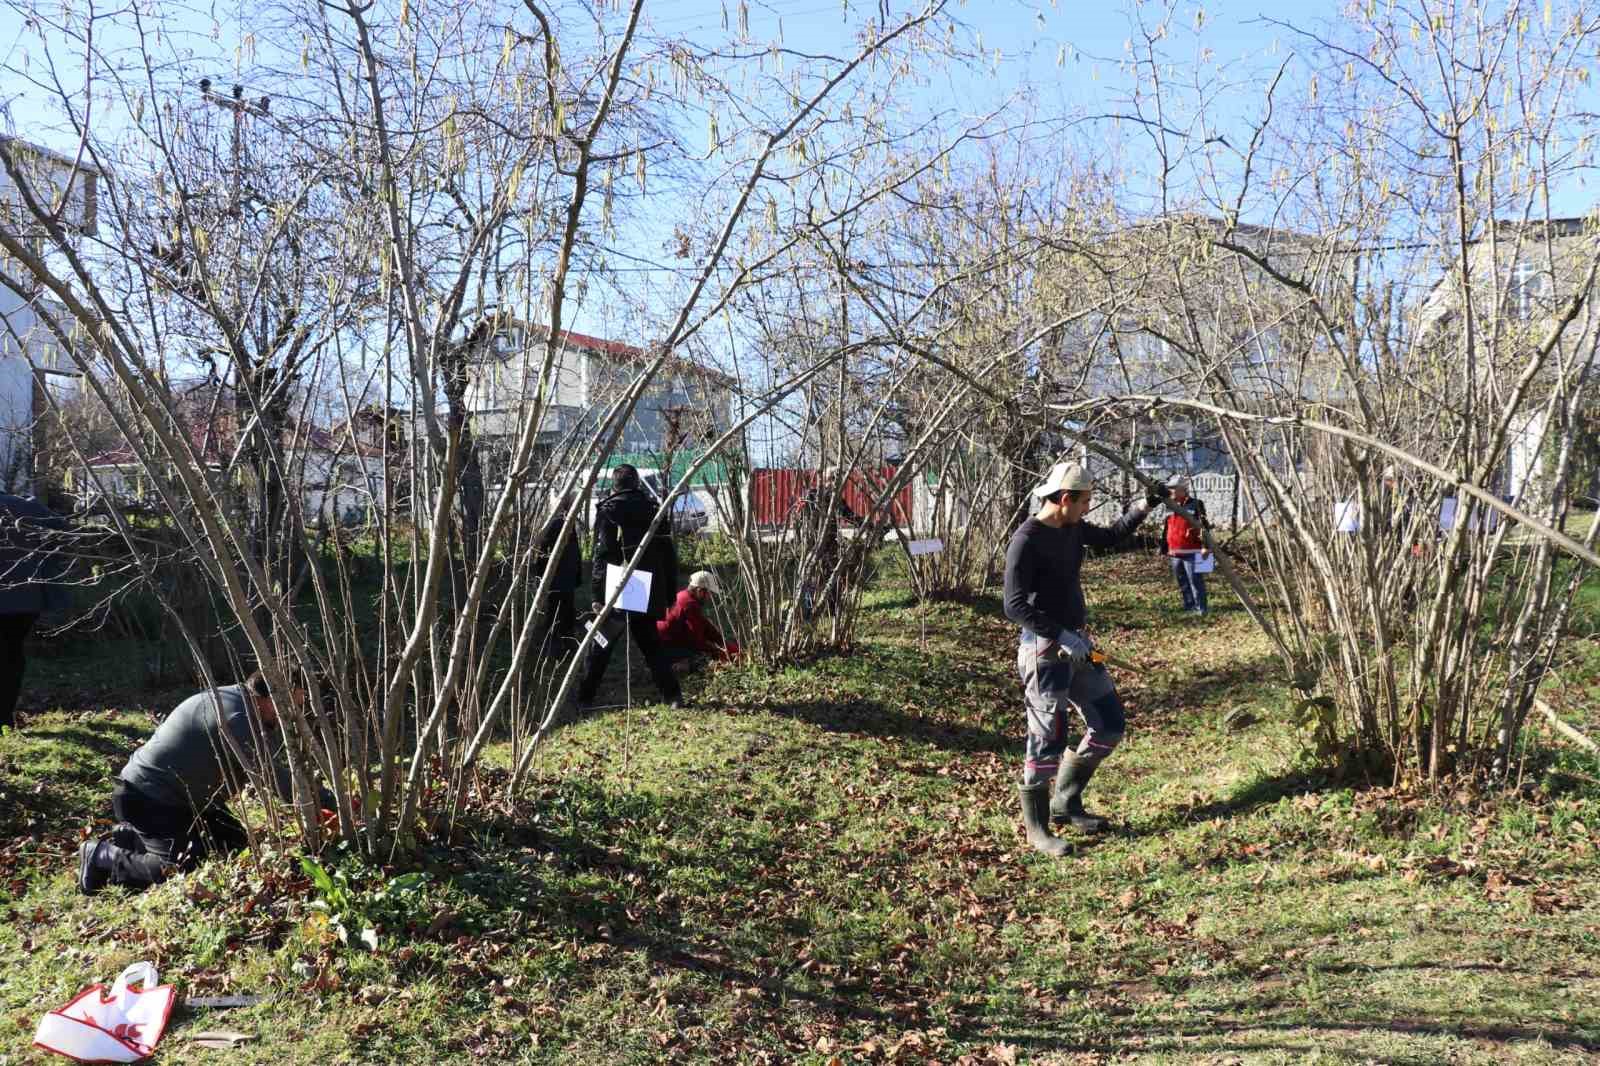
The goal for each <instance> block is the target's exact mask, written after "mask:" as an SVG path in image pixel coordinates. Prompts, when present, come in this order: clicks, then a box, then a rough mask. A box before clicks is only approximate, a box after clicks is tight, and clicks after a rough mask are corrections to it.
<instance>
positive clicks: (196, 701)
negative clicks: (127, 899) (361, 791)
mask: <svg viewBox="0 0 1600 1066" xmlns="http://www.w3.org/2000/svg"><path fill="white" fill-rule="evenodd" d="M290 698H291V699H294V700H295V701H297V702H299V701H303V700H304V699H305V690H304V689H297V690H296V691H295V692H294V693H293V694H292V696H291V697H290ZM282 747H283V735H282V731H281V729H280V727H279V724H278V708H277V704H276V702H275V700H274V698H273V695H272V693H271V690H270V688H269V687H268V685H267V679H266V678H265V677H264V676H262V674H261V672H260V671H259V670H258V671H256V672H255V673H253V674H251V675H250V677H249V678H248V679H246V680H245V681H244V682H243V683H241V684H237V685H228V686H225V687H223V688H219V689H217V690H216V691H215V692H213V691H211V690H209V689H208V690H206V691H204V692H198V693H196V694H195V695H193V696H190V697H189V698H188V699H186V700H184V701H183V702H182V703H180V704H178V706H177V707H176V708H175V709H174V710H173V712H172V713H171V714H169V715H167V717H166V718H165V719H163V720H162V722H161V724H160V725H159V726H157V727H156V731H155V733H154V734H152V735H151V737H150V739H149V740H147V741H145V742H144V743H143V744H142V745H140V746H139V749H138V750H137V751H135V752H134V753H133V755H132V756H130V757H129V759H128V763H127V765H126V766H124V767H123V768H122V772H121V773H120V774H118V775H117V784H116V787H115V788H113V789H112V792H111V811H112V813H113V814H114V815H115V816H116V819H117V821H118V823H120V824H119V826H118V828H117V830H116V831H115V832H113V833H111V834H109V835H107V836H103V837H101V838H100V839H99V840H86V841H84V842H83V845H82V846H81V847H80V848H79V849H78V890H79V891H80V892H82V893H83V894H84V895H92V894H94V893H95V892H97V891H99V890H100V889H101V888H102V887H104V886H105V885H108V884H111V885H121V886H123V887H125V888H131V889H144V888H149V887H150V886H151V885H154V884H159V883H160V882H162V881H165V880H166V879H167V878H168V877H170V876H172V875H173V874H174V873H176V872H178V871H180V870H192V869H193V868H194V867H196V866H198V865H199V864H200V862H201V861H202V860H204V859H205V858H207V857H208V856H211V855H225V854H229V853H231V852H235V851H240V850H242V849H243V848H244V847H245V846H246V844H247V843H248V837H247V836H246V834H245V830H244V826H243V825H241V824H240V823H239V820H238V818H236V817H234V814H233V812H232V811H230V810H229V809H228V801H229V800H231V799H233V797H235V796H237V795H238V794H239V792H240V790H241V789H243V788H244V786H245V784H246V783H247V782H248V781H249V772H256V773H258V774H261V775H263V776H264V777H265V778H266V780H267V782H268V784H269V785H270V786H271V788H272V789H273V791H274V792H276V793H277V795H278V796H279V798H281V799H283V800H284V801H285V802H288V801H290V800H291V799H292V798H293V796H294V785H293V779H292V778H291V776H290V773H289V767H288V765H287V764H286V763H285V762H284V760H283V756H282ZM319 798H320V801H321V804H322V806H323V807H324V808H325V809H326V808H331V807H332V806H333V804H334V800H333V797H332V796H331V795H330V794H329V793H327V791H326V790H324V791H323V792H322V793H321V796H320V797H319Z"/></svg>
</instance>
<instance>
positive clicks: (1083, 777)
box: [1050, 752, 1106, 833]
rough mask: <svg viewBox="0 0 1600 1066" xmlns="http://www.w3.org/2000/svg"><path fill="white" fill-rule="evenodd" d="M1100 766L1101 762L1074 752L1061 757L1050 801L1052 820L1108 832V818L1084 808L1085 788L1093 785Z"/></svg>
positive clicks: (1084, 831) (1089, 830) (1078, 828)
mask: <svg viewBox="0 0 1600 1066" xmlns="http://www.w3.org/2000/svg"><path fill="white" fill-rule="evenodd" d="M1099 765H1100V763H1099V762H1098V761H1095V760H1090V759H1085V758H1084V757H1083V756H1081V755H1075V754H1073V753H1072V752H1068V753H1067V754H1065V755H1063V756H1062V757H1061V767H1060V769H1058V770H1057V771H1056V794H1055V797H1054V798H1053V799H1051V800H1050V818H1051V820H1052V821H1054V822H1056V823H1058V824H1065V825H1070V826H1072V828H1074V829H1076V830H1077V831H1078V832H1080V833H1100V832H1104V831H1105V828H1106V820H1105V819H1104V818H1102V817H1100V816H1099V815H1098V814H1093V813H1091V812H1089V811H1086V810H1084V809H1083V790H1084V789H1085V788H1087V787H1088V786H1089V779H1090V778H1091V777H1093V776H1094V771H1095V767H1097V766H1099Z"/></svg>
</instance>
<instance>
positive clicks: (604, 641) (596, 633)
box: [584, 622, 611, 648]
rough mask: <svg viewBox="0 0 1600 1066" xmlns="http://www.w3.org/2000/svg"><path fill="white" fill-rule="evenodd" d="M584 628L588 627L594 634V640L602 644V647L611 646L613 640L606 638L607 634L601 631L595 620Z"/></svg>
mask: <svg viewBox="0 0 1600 1066" xmlns="http://www.w3.org/2000/svg"><path fill="white" fill-rule="evenodd" d="M584 628H585V629H587V630H588V631H589V632H591V633H593V634H594V642H595V643H596V644H598V645H600V646H601V647H602V648H609V647H611V642H610V641H609V640H607V639H606V635H605V634H604V633H602V632H600V630H599V629H597V628H596V627H595V624H594V623H593V622H590V623H589V624H588V625H587V626H585V627H584Z"/></svg>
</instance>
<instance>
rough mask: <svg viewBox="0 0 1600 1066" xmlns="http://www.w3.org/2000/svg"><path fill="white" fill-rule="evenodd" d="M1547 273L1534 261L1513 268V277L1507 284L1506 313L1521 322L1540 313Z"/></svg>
mask: <svg viewBox="0 0 1600 1066" xmlns="http://www.w3.org/2000/svg"><path fill="white" fill-rule="evenodd" d="M1545 279H1546V275H1545V273H1544V272H1543V271H1541V270H1540V269H1539V268H1538V267H1537V266H1536V265H1534V264H1533V263H1518V264H1516V265H1515V266H1513V267H1512V268H1511V279H1510V281H1509V283H1508V284H1507V285H1506V313H1507V314H1509V315H1510V316H1511V317H1512V318H1515V319H1516V320H1517V321H1519V322H1527V321H1530V320H1531V319H1533V318H1534V317H1535V316H1537V315H1538V314H1539V313H1540V309H1541V301H1542V300H1543V298H1544V296H1545V295H1546V293H1545Z"/></svg>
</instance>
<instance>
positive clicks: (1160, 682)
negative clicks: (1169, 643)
mask: <svg viewBox="0 0 1600 1066" xmlns="http://www.w3.org/2000/svg"><path fill="white" fill-rule="evenodd" d="M1275 668H1276V660H1274V659H1273V658H1272V657H1271V656H1263V657H1261V658H1258V659H1242V660H1233V661H1229V662H1227V663H1226V664H1225V665H1223V666H1221V667H1214V668H1200V669H1196V670H1191V671H1188V672H1186V673H1179V672H1178V671H1175V670H1160V671H1150V672H1147V673H1146V674H1145V675H1144V677H1145V679H1147V680H1148V681H1149V682H1150V683H1149V684H1147V686H1146V688H1145V689H1144V691H1143V692H1142V693H1141V694H1140V703H1141V704H1142V705H1143V706H1144V707H1145V708H1148V710H1145V711H1144V712H1143V713H1144V714H1149V715H1164V714H1166V713H1168V712H1169V711H1170V710H1171V708H1173V707H1180V706H1181V707H1187V708H1201V709H1204V708H1211V709H1212V710H1215V711H1216V712H1218V713H1221V712H1222V711H1223V710H1224V709H1225V708H1226V707H1227V706H1229V705H1230V704H1234V703H1237V702H1238V701H1239V700H1240V698H1241V697H1242V696H1243V695H1245V694H1246V693H1252V694H1253V693H1254V691H1255V690H1258V689H1261V688H1263V687H1268V686H1272V685H1274V684H1276V682H1277V675H1276V674H1275V673H1274V670H1275Z"/></svg>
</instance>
